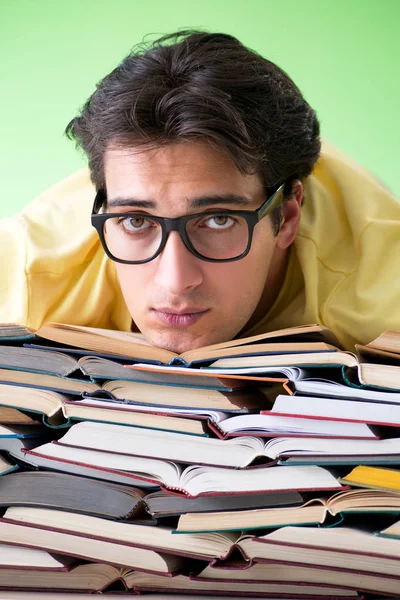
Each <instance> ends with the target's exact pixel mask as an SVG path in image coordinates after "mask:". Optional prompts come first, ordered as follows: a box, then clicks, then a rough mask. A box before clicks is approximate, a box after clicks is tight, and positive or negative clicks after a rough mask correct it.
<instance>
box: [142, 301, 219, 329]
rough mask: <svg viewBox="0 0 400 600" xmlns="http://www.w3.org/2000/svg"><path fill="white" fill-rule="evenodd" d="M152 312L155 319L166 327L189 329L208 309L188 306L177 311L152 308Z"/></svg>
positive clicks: (165, 308)
mask: <svg viewBox="0 0 400 600" xmlns="http://www.w3.org/2000/svg"><path fill="white" fill-rule="evenodd" d="M152 311H153V314H154V316H155V317H156V319H157V320H158V321H161V322H162V323H163V324H164V325H167V326H168V327H189V326H190V325H194V324H195V323H197V321H199V320H200V319H201V317H203V316H204V315H205V314H206V313H208V312H209V309H206V310H204V309H202V308H196V307H192V306H188V307H184V308H182V309H179V310H178V309H175V308H167V307H162V308H153V309H152Z"/></svg>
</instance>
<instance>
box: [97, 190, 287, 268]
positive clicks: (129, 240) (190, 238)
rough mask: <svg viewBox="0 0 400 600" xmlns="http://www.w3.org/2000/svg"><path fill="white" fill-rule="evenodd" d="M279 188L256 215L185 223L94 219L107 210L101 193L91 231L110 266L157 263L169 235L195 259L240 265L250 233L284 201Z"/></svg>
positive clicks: (214, 214)
mask: <svg viewBox="0 0 400 600" xmlns="http://www.w3.org/2000/svg"><path fill="white" fill-rule="evenodd" d="M284 185H285V184H282V185H281V186H280V187H279V188H278V189H277V190H276V192H275V193H274V194H272V195H271V196H270V197H269V198H267V199H266V201H265V202H264V203H263V204H262V205H261V206H260V208H258V209H257V210H225V209H223V210H213V211H209V212H203V213H198V214H192V215H185V216H183V217H176V218H169V217H156V216H153V215H147V214H143V213H134V212H129V213H104V214H98V213H99V211H100V210H101V208H102V207H104V206H106V204H107V196H106V193H105V191H104V190H100V191H99V192H98V193H97V195H96V198H95V201H94V204H93V209H92V217H91V221H92V225H93V227H94V228H95V229H96V230H97V233H98V234H99V237H100V240H101V243H102V245H103V248H104V251H105V253H106V254H107V256H108V257H109V258H111V260H113V261H116V262H119V263H124V264H129V265H139V264H143V263H146V262H149V261H151V260H153V259H154V258H156V256H158V255H159V254H160V253H161V252H162V251H163V249H164V247H165V244H166V242H167V239H168V234H169V232H170V231H176V232H178V233H179V235H180V236H181V239H182V241H183V243H184V244H185V246H186V248H187V249H188V250H189V251H190V252H192V253H193V254H194V255H195V256H197V258H201V259H202V260H207V261H210V262H230V261H234V260H240V259H241V258H243V257H245V256H246V254H248V252H249V250H250V247H251V242H252V239H253V230H254V227H255V226H256V225H257V223H259V222H260V221H261V219H263V218H264V217H265V216H266V215H268V214H270V213H271V212H272V211H273V210H274V208H277V206H279V204H281V202H282V200H283V192H284Z"/></svg>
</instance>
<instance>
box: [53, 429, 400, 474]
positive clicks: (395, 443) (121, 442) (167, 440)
mask: <svg viewBox="0 0 400 600" xmlns="http://www.w3.org/2000/svg"><path fill="white" fill-rule="evenodd" d="M51 445H58V446H66V447H73V448H81V449H84V448H88V449H92V450H96V451H100V452H103V453H104V452H107V453H108V454H111V453H112V454H114V455H116V457H118V456H119V455H123V456H125V457H129V456H131V457H143V458H150V459H154V458H156V459H160V460H161V461H162V460H165V461H173V462H176V463H185V464H197V465H212V466H219V467H230V468H234V469H243V468H245V467H248V466H250V465H251V464H252V463H253V462H254V461H255V460H256V459H260V458H264V461H265V462H266V461H267V460H268V462H269V461H270V459H272V460H276V459H278V458H280V459H284V457H285V455H289V456H295V455H297V454H300V455H301V456H302V455H303V454H304V453H305V452H307V453H309V454H315V453H325V454H326V453H329V452H330V450H331V449H332V451H333V452H334V450H335V449H336V448H338V450H339V449H341V450H342V453H343V452H345V450H346V448H347V447H349V453H351V452H353V453H354V451H355V450H354V449H356V450H357V449H360V453H361V451H362V449H363V448H365V449H366V450H365V451H367V450H369V453H373V452H376V453H378V454H379V448H382V453H383V452H384V448H388V452H390V451H391V452H392V453H393V452H395V451H397V452H399V450H400V438H399V439H398V438H394V439H391V440H376V439H369V440H363V439H360V440H355V439H350V440H347V439H335V438H334V439H329V438H326V439H324V438H313V437H305V438H296V437H288V438H283V437H276V438H272V439H270V440H267V441H264V440H263V439H261V438H257V437H252V436H242V437H234V438H230V439H228V440H220V439H215V438H208V437H199V436H188V435H186V434H183V433H175V432H172V431H151V432H150V431H149V430H148V429H145V428H134V429H133V428H131V427H125V426H122V425H112V424H108V423H96V422H92V421H83V422H80V423H76V424H75V425H73V426H72V427H70V428H69V429H68V430H67V432H66V433H65V434H64V435H63V436H62V437H61V438H60V439H59V440H58V441H55V442H52V444H51ZM374 448H375V450H374Z"/></svg>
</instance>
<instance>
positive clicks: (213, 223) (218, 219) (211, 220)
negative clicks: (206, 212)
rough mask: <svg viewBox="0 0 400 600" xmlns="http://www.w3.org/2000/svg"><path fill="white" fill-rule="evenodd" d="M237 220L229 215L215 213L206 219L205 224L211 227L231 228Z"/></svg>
mask: <svg viewBox="0 0 400 600" xmlns="http://www.w3.org/2000/svg"><path fill="white" fill-rule="evenodd" d="M234 223H235V220H234V219H233V218H232V217H230V216H229V215H213V216H212V217H208V219H206V220H205V221H204V225H206V226H207V227H210V228H211V229H229V227H232V225H234Z"/></svg>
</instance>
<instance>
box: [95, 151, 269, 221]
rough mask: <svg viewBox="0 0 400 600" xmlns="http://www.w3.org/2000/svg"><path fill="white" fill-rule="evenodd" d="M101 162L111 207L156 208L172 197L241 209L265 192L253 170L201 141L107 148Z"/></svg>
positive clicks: (186, 204) (183, 204)
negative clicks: (248, 172)
mask: <svg viewBox="0 0 400 600" xmlns="http://www.w3.org/2000/svg"><path fill="white" fill-rule="evenodd" d="M104 165H105V179H106V187H107V196H108V200H109V206H111V207H112V206H114V207H116V206H118V207H122V206H126V207H129V206H137V207H139V205H140V206H141V207H142V208H144V209H156V208H159V207H160V206H164V205H166V204H168V203H169V202H170V201H173V204H174V205H175V204H176V202H178V203H179V205H180V208H181V209H183V210H186V208H187V209H190V210H192V209H193V208H199V209H201V208H204V207H207V206H209V205H210V204H217V205H218V204H224V203H225V204H232V205H233V207H235V206H237V208H238V209H240V208H242V209H243V208H248V207H249V204H252V203H254V202H256V203H257V202H259V201H260V199H262V197H263V193H264V190H263V186H262V182H261V178H260V177H259V176H258V175H245V174H243V173H242V172H240V171H239V170H238V169H237V167H236V165H235V164H234V162H233V161H232V159H231V158H230V157H229V156H228V155H226V153H223V152H221V151H219V150H217V149H215V148H213V147H212V146H210V145H209V144H207V143H202V142H196V143H192V144H187V143H177V144H170V145H168V146H165V147H161V148H150V149H149V148H148V149H140V148H139V149H137V148H111V149H109V150H108V151H107V152H106V155H105V161H104Z"/></svg>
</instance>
